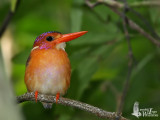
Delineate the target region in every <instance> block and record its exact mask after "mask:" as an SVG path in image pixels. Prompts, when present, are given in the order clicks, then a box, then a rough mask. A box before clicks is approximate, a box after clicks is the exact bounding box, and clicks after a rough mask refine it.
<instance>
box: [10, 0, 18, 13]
mask: <svg viewBox="0 0 160 120" xmlns="http://www.w3.org/2000/svg"><path fill="white" fill-rule="evenodd" d="M16 4H17V0H11V11H12V12H15V9H16Z"/></svg>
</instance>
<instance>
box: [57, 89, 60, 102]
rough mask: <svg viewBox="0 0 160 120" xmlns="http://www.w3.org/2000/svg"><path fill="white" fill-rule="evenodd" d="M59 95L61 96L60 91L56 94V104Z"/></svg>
mask: <svg viewBox="0 0 160 120" xmlns="http://www.w3.org/2000/svg"><path fill="white" fill-rule="evenodd" d="M59 96H60V93H59V92H58V93H57V94H56V104H57V103H58V100H59Z"/></svg>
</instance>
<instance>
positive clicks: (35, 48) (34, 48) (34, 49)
mask: <svg viewBox="0 0 160 120" xmlns="http://www.w3.org/2000/svg"><path fill="white" fill-rule="evenodd" d="M37 48H39V46H35V47H34V48H32V50H31V51H33V50H35V49H37Z"/></svg>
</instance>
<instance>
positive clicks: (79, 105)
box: [17, 92, 127, 120]
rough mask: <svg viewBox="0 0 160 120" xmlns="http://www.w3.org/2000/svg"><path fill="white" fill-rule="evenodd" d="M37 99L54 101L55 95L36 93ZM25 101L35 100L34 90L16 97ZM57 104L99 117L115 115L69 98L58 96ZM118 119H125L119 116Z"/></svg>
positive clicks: (18, 100) (20, 100)
mask: <svg viewBox="0 0 160 120" xmlns="http://www.w3.org/2000/svg"><path fill="white" fill-rule="evenodd" d="M37 100H38V101H40V102H45V103H56V97H55V96H51V95H44V94H38V99H37ZM25 101H35V96H34V92H31V93H25V94H23V95H21V96H18V97H17V102H18V103H22V102H25ZM58 104H61V105H65V106H71V107H74V108H78V109H81V110H84V111H87V112H90V113H92V114H94V115H96V116H98V117H100V118H106V119H110V120H114V119H115V118H116V116H117V115H116V113H115V112H108V111H105V110H102V109H100V108H98V107H94V106H92V105H89V104H86V103H82V102H79V101H76V100H71V99H68V98H63V97H60V98H59V100H58ZM120 120H127V119H126V118H124V117H122V116H121V119H120Z"/></svg>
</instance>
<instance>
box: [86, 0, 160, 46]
mask: <svg viewBox="0 0 160 120" xmlns="http://www.w3.org/2000/svg"><path fill="white" fill-rule="evenodd" d="M106 1H108V0H97V2H95V3H91V2H90V0H86V1H85V3H86V5H87V6H88V7H90V8H91V9H93V8H94V7H95V6H97V5H100V4H103V5H106V6H107V7H109V8H110V9H111V10H112V11H113V12H114V13H116V14H117V15H118V16H120V17H121V18H122V19H123V13H122V12H120V11H119V10H118V7H117V6H115V5H114V6H113V5H112V4H110V3H109V2H106ZM110 1H113V0H110ZM126 18H127V19H128V25H129V27H130V28H132V29H133V30H136V31H137V32H139V33H140V34H141V35H143V36H144V37H146V38H147V39H148V40H150V41H151V42H152V43H153V44H155V45H156V46H157V47H160V42H159V41H157V40H156V39H155V38H154V37H152V36H151V35H150V34H148V33H147V32H146V31H145V30H144V29H143V28H141V27H140V26H139V25H138V24H136V23H135V22H134V21H132V20H131V19H130V18H128V17H127V16H126Z"/></svg>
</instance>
